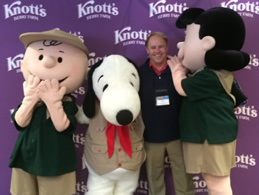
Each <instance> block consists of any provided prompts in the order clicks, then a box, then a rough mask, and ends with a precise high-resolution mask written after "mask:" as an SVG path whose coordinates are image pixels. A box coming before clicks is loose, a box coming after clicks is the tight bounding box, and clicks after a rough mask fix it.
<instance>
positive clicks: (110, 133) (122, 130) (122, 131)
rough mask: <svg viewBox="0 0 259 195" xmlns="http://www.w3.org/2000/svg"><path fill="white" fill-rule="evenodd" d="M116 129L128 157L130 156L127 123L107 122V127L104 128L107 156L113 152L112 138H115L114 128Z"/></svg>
mask: <svg viewBox="0 0 259 195" xmlns="http://www.w3.org/2000/svg"><path fill="white" fill-rule="evenodd" d="M116 129H117V133H118V137H119V140H120V144H121V147H122V148H123V149H124V151H125V152H126V153H127V154H128V155H129V157H132V151H131V142H130V136H129V127H128V125H125V126H116V125H114V124H111V123H109V122H108V123H107V129H106V138H107V147H108V155H109V158H111V156H112V154H113V150H114V139H115V130H116Z"/></svg>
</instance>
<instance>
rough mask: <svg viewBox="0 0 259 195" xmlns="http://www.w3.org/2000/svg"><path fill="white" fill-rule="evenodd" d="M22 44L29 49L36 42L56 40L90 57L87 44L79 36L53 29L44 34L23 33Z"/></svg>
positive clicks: (21, 36)
mask: <svg viewBox="0 0 259 195" xmlns="http://www.w3.org/2000/svg"><path fill="white" fill-rule="evenodd" d="M19 38H20V40H21V42H22V43H23V44H24V46H25V47H28V46H29V44H31V43H32V42H35V41H41V40H55V41H59V42H63V43H67V44H70V45H73V46H75V47H77V48H79V49H81V50H83V51H84V52H85V53H86V55H87V56H88V53H89V52H88V49H87V47H86V46H85V44H84V43H83V42H82V40H81V39H80V38H78V37H77V36H75V35H73V34H70V33H67V32H65V31H62V30H58V29H53V30H48V31H42V32H28V33H23V34H21V35H20V36H19Z"/></svg>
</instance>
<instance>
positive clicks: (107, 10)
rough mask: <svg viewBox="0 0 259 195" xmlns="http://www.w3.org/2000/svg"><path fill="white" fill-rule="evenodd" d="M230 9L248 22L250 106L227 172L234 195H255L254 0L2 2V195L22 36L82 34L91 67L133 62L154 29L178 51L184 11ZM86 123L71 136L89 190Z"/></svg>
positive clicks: (258, 145) (242, 111)
mask: <svg viewBox="0 0 259 195" xmlns="http://www.w3.org/2000/svg"><path fill="white" fill-rule="evenodd" d="M216 6H221V7H228V8H231V9H233V10H235V11H236V12H238V13H239V14H240V15H241V16H242V18H243V19H244V21H245V24H246V31H247V36H246V41H245V45H244V47H243V50H244V51H246V52H247V53H249V54H250V58H251V60H250V62H249V64H248V65H247V67H246V68H245V69H243V70H241V71H238V72H236V73H235V75H236V78H237V79H238V81H239V82H240V84H241V86H242V88H243V90H244V92H245V93H246V94H247V96H248V97H249V100H248V103H247V104H246V105H245V106H243V107H240V108H238V109H237V110H236V112H235V113H236V116H237V118H238V120H239V124H240V125H239V126H240V128H239V135H238V143H237V153H236V163H237V167H236V168H234V169H233V171H232V175H231V178H232V186H233V191H234V194H235V195H257V194H259V185H258V182H259V165H258V164H257V162H259V141H258V137H259V129H258V123H259V118H258V109H259V101H258V99H259V92H258V91H259V90H258V85H257V83H258V82H259V67H258V66H259V60H258V56H259V40H258V39H259V37H258V34H259V29H258V26H259V1H256V0H192V1H190V0H66V1H64V0H56V1H45V0H1V2H0V35H1V36H0V48H1V49H0V79H1V82H0V90H1V95H0V98H1V101H0V102H1V106H0V128H1V131H0V132H1V136H0V194H1V195H8V194H10V193H9V186H10V175H11V169H10V168H8V162H9V157H10V154H11V151H12V149H13V147H14V143H15V140H16V138H17V135H18V132H17V131H16V130H15V128H14V125H13V124H12V121H11V119H10V114H11V113H12V111H13V110H14V109H15V108H16V106H17V105H18V103H20V101H21V99H22V97H23V89H22V82H23V76H22V74H21V72H20V62H21V60H22V59H23V55H24V46H23V45H22V43H21V42H20V41H19V39H18V37H19V35H20V34H21V33H24V32H31V31H44V30H50V29H54V28H59V29H61V30H64V31H67V32H70V33H72V34H75V35H77V36H78V37H80V38H81V39H82V40H83V41H84V42H85V44H86V46H87V47H88V48H89V51H90V58H89V62H90V65H92V64H94V63H95V62H97V61H98V60H100V59H102V58H104V57H105V56H107V55H110V54H114V53H116V54H121V55H123V56H126V57H128V58H130V59H132V60H133V61H135V62H136V63H137V64H138V65H141V64H142V63H143V62H144V61H145V60H146V58H147V54H146V51H145V46H144V42H145V39H146V38H147V36H148V35H149V34H150V33H151V32H152V31H161V32H163V33H165V34H166V35H167V36H168V38H169V44H170V46H169V54H170V55H174V54H176V52H177V48H176V43H177V42H178V41H181V40H183V38H184V32H183V30H179V29H176V27H175V21H176V19H177V17H178V16H179V14H181V13H182V11H183V10H185V9H187V8H188V7H201V8H204V9H208V8H210V7H216ZM85 93H86V88H85V83H84V84H83V85H82V86H81V87H80V88H79V89H78V90H77V91H75V92H74V95H75V97H76V98H77V102H78V104H79V105H80V104H81V103H82V100H83V97H84V95H85ZM86 128H87V126H86V125H78V127H77V130H76V132H75V133H74V136H73V139H74V142H75V146H76V149H77V158H78V161H77V162H78V168H77V183H76V190H77V194H78V195H83V194H84V192H85V191H86V190H87V184H86V180H87V169H86V167H85V166H84V165H83V163H82V153H83V145H84V134H85V131H86ZM169 166H170V164H169V160H168V158H167V157H165V169H166V175H165V181H166V185H167V195H174V192H173V191H174V190H173V188H174V187H173V183H172V176H171V171H170V168H169ZM193 183H194V186H195V190H196V194H198V195H205V194H207V192H206V183H205V182H204V180H203V179H202V178H201V176H200V175H194V176H193ZM144 194H148V182H147V179H146V174H145V170H144V169H143V168H142V172H141V175H140V178H139V187H138V188H137V190H136V192H135V195H144Z"/></svg>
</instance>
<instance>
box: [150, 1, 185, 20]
mask: <svg viewBox="0 0 259 195" xmlns="http://www.w3.org/2000/svg"><path fill="white" fill-rule="evenodd" d="M186 5H187V4H186V3H174V4H166V0H160V1H157V2H156V3H150V4H149V17H150V18H151V17H153V16H157V17H158V19H161V18H167V17H175V18H177V17H178V16H179V15H180V14H181V13H182V12H183V11H184V10H186V9H188V7H187V6H186Z"/></svg>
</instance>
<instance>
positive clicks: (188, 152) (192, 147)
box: [183, 140, 236, 176]
mask: <svg viewBox="0 0 259 195" xmlns="http://www.w3.org/2000/svg"><path fill="white" fill-rule="evenodd" d="M235 153H236V140H234V141H233V142H230V143H226V144H208V142H207V140H205V142H204V143H203V144H196V143H189V142H183V154H184V161H185V167H186V171H187V173H192V174H197V173H207V174H211V175H215V176H228V175H230V170H231V168H233V167H235V166H236V163H235Z"/></svg>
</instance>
